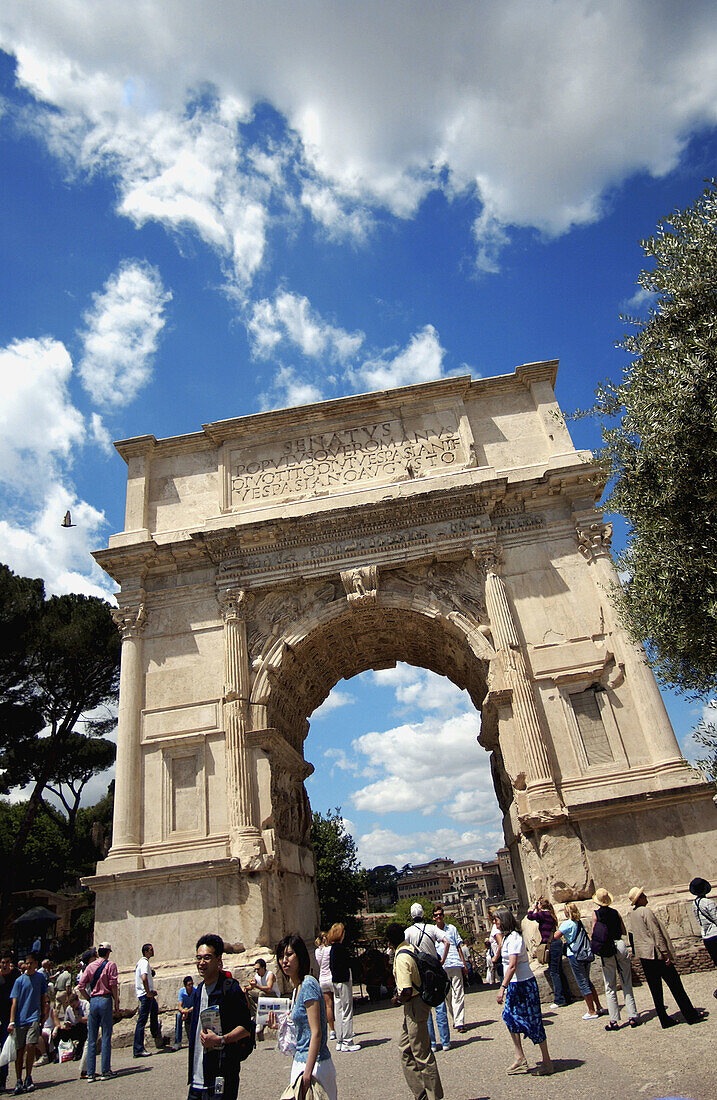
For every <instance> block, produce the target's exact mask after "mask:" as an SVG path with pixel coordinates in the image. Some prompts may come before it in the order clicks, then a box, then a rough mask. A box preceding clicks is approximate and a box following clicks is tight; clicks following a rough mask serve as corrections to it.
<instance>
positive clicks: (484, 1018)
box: [10, 972, 717, 1100]
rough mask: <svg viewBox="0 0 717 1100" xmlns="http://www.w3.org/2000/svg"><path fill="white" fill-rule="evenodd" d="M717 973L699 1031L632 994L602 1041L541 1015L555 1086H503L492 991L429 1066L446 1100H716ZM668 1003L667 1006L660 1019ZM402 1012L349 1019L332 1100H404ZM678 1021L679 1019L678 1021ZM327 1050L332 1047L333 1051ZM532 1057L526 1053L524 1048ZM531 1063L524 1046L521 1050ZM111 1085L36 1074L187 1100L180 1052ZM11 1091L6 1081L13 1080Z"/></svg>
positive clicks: (259, 1069)
mask: <svg viewBox="0 0 717 1100" xmlns="http://www.w3.org/2000/svg"><path fill="white" fill-rule="evenodd" d="M715 984H716V983H715V973H714V972H712V973H707V974H694V975H689V976H687V977H686V978H685V986H686V988H687V990H688V992H689V993H690V996H691V997H692V1000H693V1002H694V1004H695V1005H697V1006H698V1007H703V1008H706V1009H707V1010H708V1011H710V1017H709V1019H707V1020H706V1021H705V1022H704V1023H701V1024H696V1025H694V1026H693V1027H688V1026H687V1024H684V1023H681V1024H680V1026H679V1027H673V1028H670V1029H669V1030H667V1031H663V1030H662V1028H661V1027H660V1026H659V1024H658V1022H657V1020H656V1019H655V1018H654V1010H653V1009H652V1008H651V1007H650V1008H649V1011H648V1003H649V993H648V992H647V990H646V989H645V988H644V987H640V988H639V989H637V991H636V997H637V1004H638V1008H639V1009H641V1010H642V1015H643V1019H644V1021H645V1022H644V1023H643V1025H642V1026H641V1027H639V1028H635V1029H631V1028H629V1027H625V1028H623V1029H622V1030H621V1031H619V1032H615V1033H610V1032H606V1031H605V1030H604V1020H603V1019H601V1020H599V1021H587V1022H585V1021H583V1020H582V1019H581V1015H582V1012H583V1006H582V1005H578V1004H575V1005H571V1006H570V1007H569V1008H566V1009H562V1010H561V1011H560V1012H559V1013H558V1012H549V1011H546V1013H545V1023H546V1030H547V1034H548V1043H549V1046H550V1051H551V1054H552V1056H553V1059H554V1062H555V1068H556V1073H555V1075H554V1076H553V1077H548V1078H544V1077H536V1076H532V1075H530V1076H520V1077H507V1076H506V1074H505V1069H506V1067H507V1066H508V1064H509V1062H510V1061H511V1059H512V1045H511V1042H510V1039H509V1037H508V1033H507V1031H506V1029H505V1025H504V1024H503V1022H502V1020H501V1019H500V1009H499V1007H498V1005H497V1004H496V1001H495V992H492V991H489V990H484V991H481V992H472V993H470V994H469V995H468V997H467V1020H468V1030H467V1031H466V1032H464V1033H463V1034H462V1035H458V1036H456V1041H455V1043H454V1045H453V1047H452V1049H451V1050H450V1051H448V1052H446V1053H444V1052H443V1051H439V1052H438V1055H437V1058H438V1064H439V1067H440V1071H441V1076H442V1079H443V1087H444V1090H445V1094H446V1100H623V1098H628V1097H630V1098H631V1097H636V1098H638V1100H657V1098H658V1097H683V1098H689V1100H717V1068H716V1062H715V1049H716V1048H717V1001H715V1000H714V999H713V997H712V990H713V989H714V987H715ZM670 1007H672V1008H673V1009H674V1004H673V1002H672V1001H671V1000H668V1010H669V1009H670ZM401 1018H402V1009H400V1008H391V1007H390V1006H389V1005H388V1002H384V1004H383V1005H381V1006H379V1007H378V1008H371V1009H369V1008H368V1007H367V1008H365V1009H363V1008H360V1009H359V1011H358V1012H357V1015H356V1038H357V1040H358V1042H360V1043H361V1046H362V1049H361V1051H360V1052H359V1053H358V1054H336V1055H334V1059H335V1062H336V1068H337V1074H338V1079H339V1096H340V1100H393V1098H394V1097H395V1098H396V1100H411V1094H410V1092H409V1091H408V1089H407V1088H406V1085H405V1082H404V1079H403V1075H402V1073H401V1070H400V1066H399V1061H398V1044H397V1036H398V1032H399V1029H400V1024H401ZM677 1018H678V1019H681V1017H679V1016H678V1017H677ZM331 1045H332V1046H333V1044H331ZM529 1048H530V1049H529ZM526 1052H527V1053H528V1060H529V1062H530V1063H531V1064H534V1063H535V1061H536V1059H535V1058H534V1057H532V1053H533V1052H532V1044H531V1043H529V1042H528V1043H526ZM289 1065H290V1063H289V1060H288V1058H285V1057H284V1056H283V1055H282V1054H280V1053H279V1051H278V1050H277V1049H276V1045H275V1043H274V1042H273V1041H266V1042H264V1043H262V1044H259V1046H258V1047H257V1049H256V1051H255V1052H254V1053H253V1054H252V1055H251V1057H250V1058H249V1060H248V1061H247V1062H246V1063H245V1065H244V1068H243V1069H242V1079H241V1085H240V1088H239V1097H240V1100H241V1098H242V1097H244V1098H251V1100H276V1098H277V1097H278V1096H280V1094H281V1092H282V1090H283V1089H284V1088H285V1086H286V1084H287V1078H288V1071H289ZM113 1068H114V1069H115V1070H117V1071H118V1072H119V1076H118V1077H117V1079H116V1080H115V1081H111V1082H97V1083H95V1084H87V1083H86V1082H84V1081H79V1080H78V1079H77V1075H78V1072H79V1065H78V1063H76V1062H75V1063H72V1062H71V1063H69V1064H68V1065H64V1066H56V1065H52V1066H43V1067H41V1068H40V1069H39V1070H37V1072H36V1074H35V1081H36V1085H37V1090H36V1091H37V1093H38V1094H40V1095H43V1094H45V1093H46V1094H47V1098H48V1100H50V1096H53V1097H57V1100H75V1098H76V1097H77V1098H82V1097H86V1096H87V1095H88V1094H92V1095H93V1096H95V1097H96V1098H97V1100H144V1098H145V1097H149V1098H151V1100H174V1098H175V1097H176V1098H181V1100H184V1097H186V1094H187V1089H186V1083H185V1082H186V1069H187V1052H186V1049H185V1050H182V1051H181V1052H180V1053H177V1054H172V1053H162V1054H160V1053H156V1054H153V1055H152V1057H151V1058H146V1059H143V1060H142V1061H135V1060H133V1058H132V1054H131V1051H129V1050H127V1049H120V1050H115V1051H114V1052H113ZM10 1076H11V1082H12V1083H13V1084H14V1074H13V1072H12V1071H11V1075H10Z"/></svg>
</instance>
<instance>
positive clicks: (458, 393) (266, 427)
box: [115, 359, 558, 462]
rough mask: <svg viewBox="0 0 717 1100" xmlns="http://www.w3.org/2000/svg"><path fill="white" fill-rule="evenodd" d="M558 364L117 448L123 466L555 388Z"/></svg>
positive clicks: (361, 397) (278, 412)
mask: <svg viewBox="0 0 717 1100" xmlns="http://www.w3.org/2000/svg"><path fill="white" fill-rule="evenodd" d="M557 369H558V361H557V360H556V359H550V360H546V361H545V362H539V363H523V364H520V365H519V366H517V367H515V369H514V370H513V372H512V373H511V374H501V375H494V376H492V377H490V378H477V379H472V378H471V376H470V375H469V374H463V375H458V376H456V377H452V378H442V379H438V380H437V381H434V382H419V383H417V384H416V385H413V386H401V387H400V388H398V389H391V390H376V391H373V392H371V393H363V394H355V395H352V396H350V397H337V398H333V399H332V400H330V401H319V402H318V403H316V404H311V405H299V406H296V407H294V408H290V409H275V410H272V411H270V412H260V413H249V414H247V415H246V416H238V417H232V418H230V419H227V420H215V421H212V422H210V423H208V424H203V425H202V430H201V431H198V432H189V433H186V434H183V435H175V436H167V437H166V438H163V439H156V438H155V436H153V435H144V436H137V437H135V438H132V439H122V440H119V441H118V442H117V443H115V447H116V448H117V450H118V451H119V453H120V454H121V455H122V457H123V458H124V460H125V461H126V462H127V461H128V460H129V458H130V457H132V456H133V455H136V454H152V455H156V456H158V457H163V456H165V455H172V454H177V453H179V452H182V451H188V450H192V451H193V450H202V449H206V448H208V447H220V446H222V445H223V444H224V443H225V442H227V441H228V440H230V439H241V438H242V437H243V438H251V441H252V443H256V442H257V441H258V440H259V438H260V437H261V436H263V435H266V434H270V433H272V434H281V433H282V432H286V431H287V430H291V431H298V432H301V431H303V430H308V431H311V430H313V429H314V428H316V427H317V426H319V425H320V426H322V427H323V426H324V425H325V424H326V423H327V422H328V421H331V420H333V419H334V418H337V419H342V420H343V419H347V420H350V419H352V418H353V417H354V416H357V417H360V416H361V415H362V414H366V413H370V414H375V415H377V416H378V417H379V418H382V417H385V416H386V415H388V414H390V413H392V412H396V411H397V410H401V409H402V408H404V407H405V406H411V405H416V407H418V406H419V405H420V403H421V402H422V401H425V402H436V401H460V400H463V399H469V400H470V399H475V398H478V397H481V396H483V395H484V394H487V393H491V392H493V393H498V392H501V391H503V390H505V389H515V388H516V386H518V387H523V386H528V387H529V385H530V383H531V382H533V381H539V380H544V381H548V382H550V383H551V385H553V386H554V385H555V379H556V375H557Z"/></svg>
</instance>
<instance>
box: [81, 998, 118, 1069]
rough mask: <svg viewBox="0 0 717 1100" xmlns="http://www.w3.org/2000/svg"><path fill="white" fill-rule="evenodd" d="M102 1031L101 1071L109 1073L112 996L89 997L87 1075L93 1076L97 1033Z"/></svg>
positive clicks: (110, 1067)
mask: <svg viewBox="0 0 717 1100" xmlns="http://www.w3.org/2000/svg"><path fill="white" fill-rule="evenodd" d="M100 1030H101V1031H102V1062H101V1065H102V1073H110V1072H111V1070H112V1066H111V1064H110V1059H111V1057H112V998H111V997H110V996H101V995H100V994H98V995H97V996H96V997H90V1011H89V1013H88V1016H87V1076H88V1077H94V1075H95V1066H96V1054H97V1033H98V1031H100Z"/></svg>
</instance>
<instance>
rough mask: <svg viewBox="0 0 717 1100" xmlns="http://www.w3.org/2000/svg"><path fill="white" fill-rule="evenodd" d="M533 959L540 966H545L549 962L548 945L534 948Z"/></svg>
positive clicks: (541, 944) (542, 944)
mask: <svg viewBox="0 0 717 1100" xmlns="http://www.w3.org/2000/svg"><path fill="white" fill-rule="evenodd" d="M535 957H536V959H537V960H538V962H539V963H540V965H541V966H547V965H548V963H549V962H550V944H549V943H539V944H538V946H537V947H536V948H535Z"/></svg>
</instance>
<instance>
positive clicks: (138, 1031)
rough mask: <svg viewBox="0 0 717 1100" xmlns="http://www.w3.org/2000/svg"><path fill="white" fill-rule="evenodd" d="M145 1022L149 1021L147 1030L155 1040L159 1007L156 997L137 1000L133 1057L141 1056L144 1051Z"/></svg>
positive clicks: (157, 1033)
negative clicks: (137, 1011) (137, 1008)
mask: <svg viewBox="0 0 717 1100" xmlns="http://www.w3.org/2000/svg"><path fill="white" fill-rule="evenodd" d="M147 1020H149V1030H150V1032H151V1034H152V1037H153V1038H155V1039H156V1037H157V1036H158V1035H159V1006H158V1005H157V998H156V997H146V996H145V997H140V998H139V1013H138V1015H137V1026H136V1028H135V1029H134V1050H133V1053H134V1054H135V1055H138V1054H141V1053H142V1051H143V1050H144V1029H145V1028H146V1026H147Z"/></svg>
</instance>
